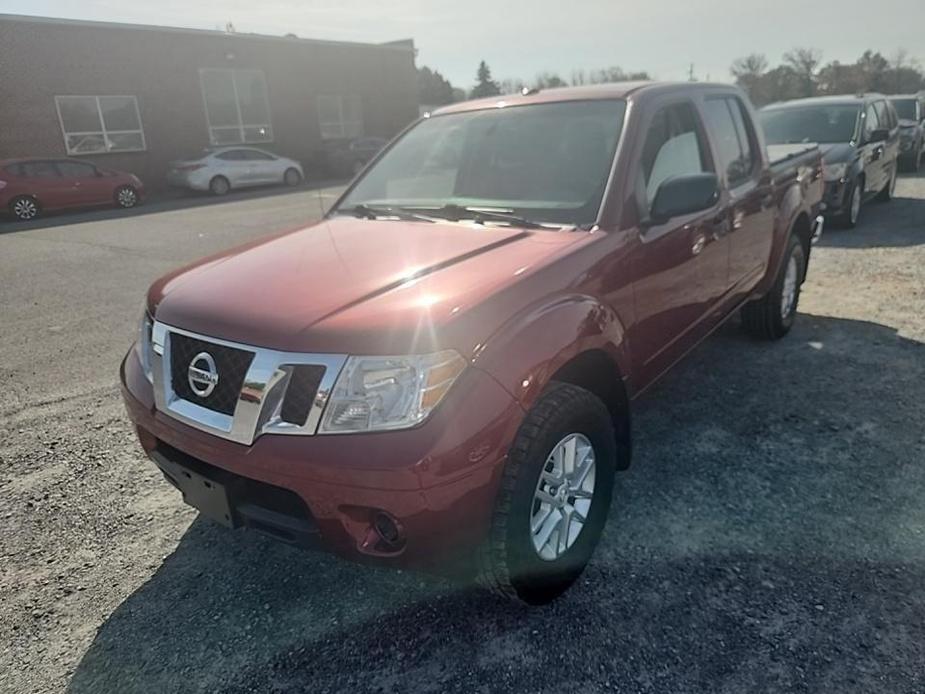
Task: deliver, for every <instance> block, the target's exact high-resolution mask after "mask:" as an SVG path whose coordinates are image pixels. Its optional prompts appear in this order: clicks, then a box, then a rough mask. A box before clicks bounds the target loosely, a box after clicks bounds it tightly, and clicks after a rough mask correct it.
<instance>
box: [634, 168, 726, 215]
mask: <svg viewBox="0 0 925 694" xmlns="http://www.w3.org/2000/svg"><path fill="white" fill-rule="evenodd" d="M717 200H719V179H718V178H717V177H716V174H714V173H697V174H685V175H684V176H671V177H670V178H667V179H665V180H664V181H662V184H661V185H660V186H659V187H658V191H657V192H656V193H655V200H654V201H653V202H652V209H651V211H650V212H649V220H648V221H649V224H650V225H651V224H663V223H665V222H667V221H668V220H669V219H672V218H674V217H680V216H682V215H685V214H691V213H692V212H700V211H701V210H706V209H709V208H710V207H712V206H713V205H714V204H716V201H717Z"/></svg>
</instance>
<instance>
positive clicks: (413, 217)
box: [335, 203, 434, 224]
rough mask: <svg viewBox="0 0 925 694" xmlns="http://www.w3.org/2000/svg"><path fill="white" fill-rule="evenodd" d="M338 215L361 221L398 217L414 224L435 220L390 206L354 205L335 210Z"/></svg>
mask: <svg viewBox="0 0 925 694" xmlns="http://www.w3.org/2000/svg"><path fill="white" fill-rule="evenodd" d="M335 213H336V214H349V215H352V216H354V217H359V218H361V219H378V218H379V217H397V218H398V219H403V220H406V221H412V222H430V223H431V224H433V222H434V220H433V219H431V218H430V217H425V216H424V215H421V214H415V213H414V212H411V211H409V210H407V209H405V208H403V207H391V206H389V205H364V204H362V203H360V204H359V205H354V206H353V207H339V208H337V209H336V210H335Z"/></svg>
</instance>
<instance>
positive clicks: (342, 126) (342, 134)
mask: <svg viewBox="0 0 925 694" xmlns="http://www.w3.org/2000/svg"><path fill="white" fill-rule="evenodd" d="M317 98H318V105H317V106H316V108H315V110H316V111H317V113H318V129H319V131H320V132H321V139H322V140H341V139H345V138H357V137H363V136H364V134H365V131H364V130H363V99H362V97H361V96H360V95H359V94H319V95H318V97H317ZM325 99H327V100H330V101H331V102H335V103H337V115H338V119H337V120H336V121H326V120H323V119H322V117H321V102H322V100H325ZM345 99H356V100H357V102H358V103H359V104H360V118H359V120H352V121H348V120H347V119H346V117H345V116H346V111H347V109H346V108H345V107H344V100H345ZM349 124H352V125H358V126H359V127H358V128H357V131H356V134H355V135H350V134H348V128H347V126H348V125H349ZM332 126H335V127H336V130H337V133H338V134H337V135H333V134H325V128H326V127H328V128H331V127H332Z"/></svg>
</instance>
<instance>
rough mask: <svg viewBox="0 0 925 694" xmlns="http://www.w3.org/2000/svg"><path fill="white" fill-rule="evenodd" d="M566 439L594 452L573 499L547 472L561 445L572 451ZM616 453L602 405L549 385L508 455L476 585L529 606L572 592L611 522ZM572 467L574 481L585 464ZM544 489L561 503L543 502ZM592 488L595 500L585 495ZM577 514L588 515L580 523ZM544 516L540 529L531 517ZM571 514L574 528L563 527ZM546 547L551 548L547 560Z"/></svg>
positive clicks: (577, 391)
mask: <svg viewBox="0 0 925 694" xmlns="http://www.w3.org/2000/svg"><path fill="white" fill-rule="evenodd" d="M569 441H571V442H574V443H575V444H576V445H575V448H574V449H573V450H575V451H577V454H576V456H575V459H576V460H584V461H587V460H588V458H583V459H582V458H581V455H580V454H581V453H582V452H583V451H584V450H585V445H586V444H587V445H590V447H591V454H592V456H593V465H591V471H590V472H587V475H586V477H585V478H584V481H583V484H582V485H581V487H580V489H579V491H578V495H579V496H575V497H572V496H570V495H569V494H568V492H565V493H562V494H556V493H552V492H550V489H556V490H558V489H559V488H561V487H562V486H564V485H561V484H560V485H559V487H553V486H551V482H550V477H549V476H551V475H554V474H555V473H556V472H557V469H556V468H558V467H559V464H558V463H555V462H554V461H553V460H552V458H551V457H550V454H551V453H552V452H553V451H554V450H556V449H557V448H559V447H560V444H561V445H563V446H564V447H565V449H567V448H568V446H569V445H570V444H569ZM616 456H617V452H616V441H615V436H614V429H613V422H612V420H611V417H610V413H609V412H608V410H607V407H606V406H605V405H604V403H603V402H601V400H600V399H599V398H597V397H596V396H595V395H594V394H593V393H591V392H589V391H587V390H585V389H584V388H579V387H578V386H574V385H571V384H567V383H556V382H554V383H553V384H551V385H550V386H549V388H547V389H546V391H545V392H544V393H543V394H542V395H541V396H540V398H539V400H538V401H537V402H536V404H535V405H534V406H533V408H532V409H531V410H530V411H529V412H528V413H527V416H526V418H525V419H524V421H523V423H522V424H521V426H520V429H519V430H518V432H517V435H516V437H515V438H514V443H513V444H512V446H511V450H510V452H509V454H508V460H507V462H506V465H505V468H504V473H503V476H502V480H501V488H500V490H499V492H498V498H497V499H496V501H495V508H494V512H493V515H492V522H491V530H490V531H489V536H488V538H487V539H486V541H485V542H484V543H483V545H482V547H481V548H480V549H479V553H478V566H479V575H478V580H479V582H480V583H481V584H482V585H483V586H485V587H486V588H488V589H490V590H492V591H493V592H495V593H499V594H501V595H504V596H506V597H509V598H512V599H514V600H518V601H521V602H524V603H527V604H530V605H541V604H545V603H547V602H550V601H551V600H553V599H555V598H556V597H558V596H559V595H561V594H562V593H563V592H564V591H565V590H566V589H568V587H569V586H571V585H572V583H574V582H575V580H576V579H577V578H578V577H579V576H580V575H581V572H582V571H583V570H584V568H585V566H586V565H587V564H588V561H589V560H590V559H591V555H592V554H593V552H594V548H595V547H596V546H597V543H598V541H599V540H600V537H601V532H602V531H603V529H604V525H605V523H606V521H607V514H608V511H609V510H610V501H611V496H612V494H613V483H614V476H615V471H616V462H617V461H616ZM585 464H587V463H586V462H585ZM572 469H573V470H576V469H577V470H576V472H575V475H574V476H573V477H574V480H575V482H576V483H577V482H578V473H579V471H581V470H582V469H584V465H582V464H581V463H578V462H576V463H575V465H574V466H573V468H572ZM544 471H547V472H548V475H543V473H544ZM589 487H590V491H589V489H588V488H589ZM541 491H542V492H543V493H545V494H546V498H549V499H552V500H554V501H555V503H556V504H561V505H554V504H552V503H548V502H541V501H539V499H538V498H537V494H539V493H540V492H541ZM569 491H571V489H570V490H569ZM588 493H590V495H591V498H590V499H587V498H586V496H585V495H587V494H588ZM586 502H587V503H586ZM588 503H589V504H590V505H588ZM579 507H580V508H579ZM575 512H578V513H579V514H583V516H584V518H585V522H584V524H583V525H582V524H581V521H580V520H578V518H580V517H581V515H579V516H577V517H576V516H575V515H574V514H575ZM534 514H536V516H535V517H534ZM544 514H545V521H546V522H545V523H540V525H539V526H538V531H537V532H535V531H534V528H533V522H534V520H537V521H542V520H543V517H544ZM566 516H568V517H570V518H571V519H572V520H571V524H572V525H571V530H569V531H567V532H563V527H562V524H563V523H564V522H565V521H564V519H565V518H566ZM576 523H578V524H579V525H578V530H577V531H575V530H574V528H575V524H576ZM542 535H545V536H546V538H548V541H549V544H545V545H542V546H541V549H537V547H536V545H535V542H540V541H541V540H542V537H541V536H542ZM541 551H544V552H546V553H547V556H546V558H543V557H542V556H541ZM560 551H561V554H559V552H560Z"/></svg>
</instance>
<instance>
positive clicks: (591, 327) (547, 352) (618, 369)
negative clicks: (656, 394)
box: [474, 295, 632, 469]
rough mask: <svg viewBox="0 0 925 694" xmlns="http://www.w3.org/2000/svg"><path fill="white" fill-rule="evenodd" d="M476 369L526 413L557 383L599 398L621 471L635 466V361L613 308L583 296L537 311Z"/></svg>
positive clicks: (494, 341) (499, 336)
mask: <svg viewBox="0 0 925 694" xmlns="http://www.w3.org/2000/svg"><path fill="white" fill-rule="evenodd" d="M474 365H475V366H476V367H477V368H480V369H482V370H484V371H486V372H488V373H489V374H490V375H491V376H493V377H494V378H495V379H496V380H497V381H498V382H499V383H500V384H501V385H502V386H503V387H504V388H505V389H506V390H507V391H508V392H509V393H511V395H513V396H514V398H516V399H517V401H518V402H519V404H520V405H521V407H523V408H524V409H525V410H528V409H530V408H531V407H532V406H533V404H534V403H535V402H536V401H537V399H538V398H539V397H540V395H541V394H542V393H543V391H544V390H545V389H546V388H547V386H548V385H549V384H550V383H552V382H554V381H559V382H564V383H571V384H573V385H577V386H579V387H582V388H585V389H586V390H588V391H590V392H592V393H594V394H595V395H596V396H597V397H599V398H600V399H601V400H602V401H603V402H604V404H605V405H606V406H607V409H608V410H609V411H610V413H611V416H612V417H613V423H614V431H615V432H616V434H617V453H618V460H617V465H618V469H625V468H626V467H628V466H629V462H630V456H631V452H632V446H631V427H630V424H631V421H630V397H631V396H630V393H631V388H630V387H629V383H628V382H627V379H626V378H625V376H626V374H627V373H629V371H628V367H629V355H628V353H627V349H626V345H625V344H624V329H623V324H622V322H621V321H620V319H619V318H618V317H617V315H616V313H615V312H614V311H613V310H612V309H611V308H609V307H608V306H606V305H603V304H601V303H600V302H598V301H597V300H596V299H594V298H593V297H590V296H584V295H581V296H570V297H562V298H560V299H558V300H557V301H555V302H553V303H551V304H545V305H543V306H541V307H535V308H533V309H531V310H529V311H528V312H526V313H524V314H521V315H520V316H519V317H517V318H515V319H514V320H512V321H510V322H509V323H508V324H507V326H506V327H505V328H503V329H502V330H500V331H498V333H496V334H495V335H494V336H492V338H490V339H489V340H487V341H486V344H485V346H484V347H483V348H482V349H481V350H480V351H479V353H478V354H477V355H476V357H475V359H474Z"/></svg>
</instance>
